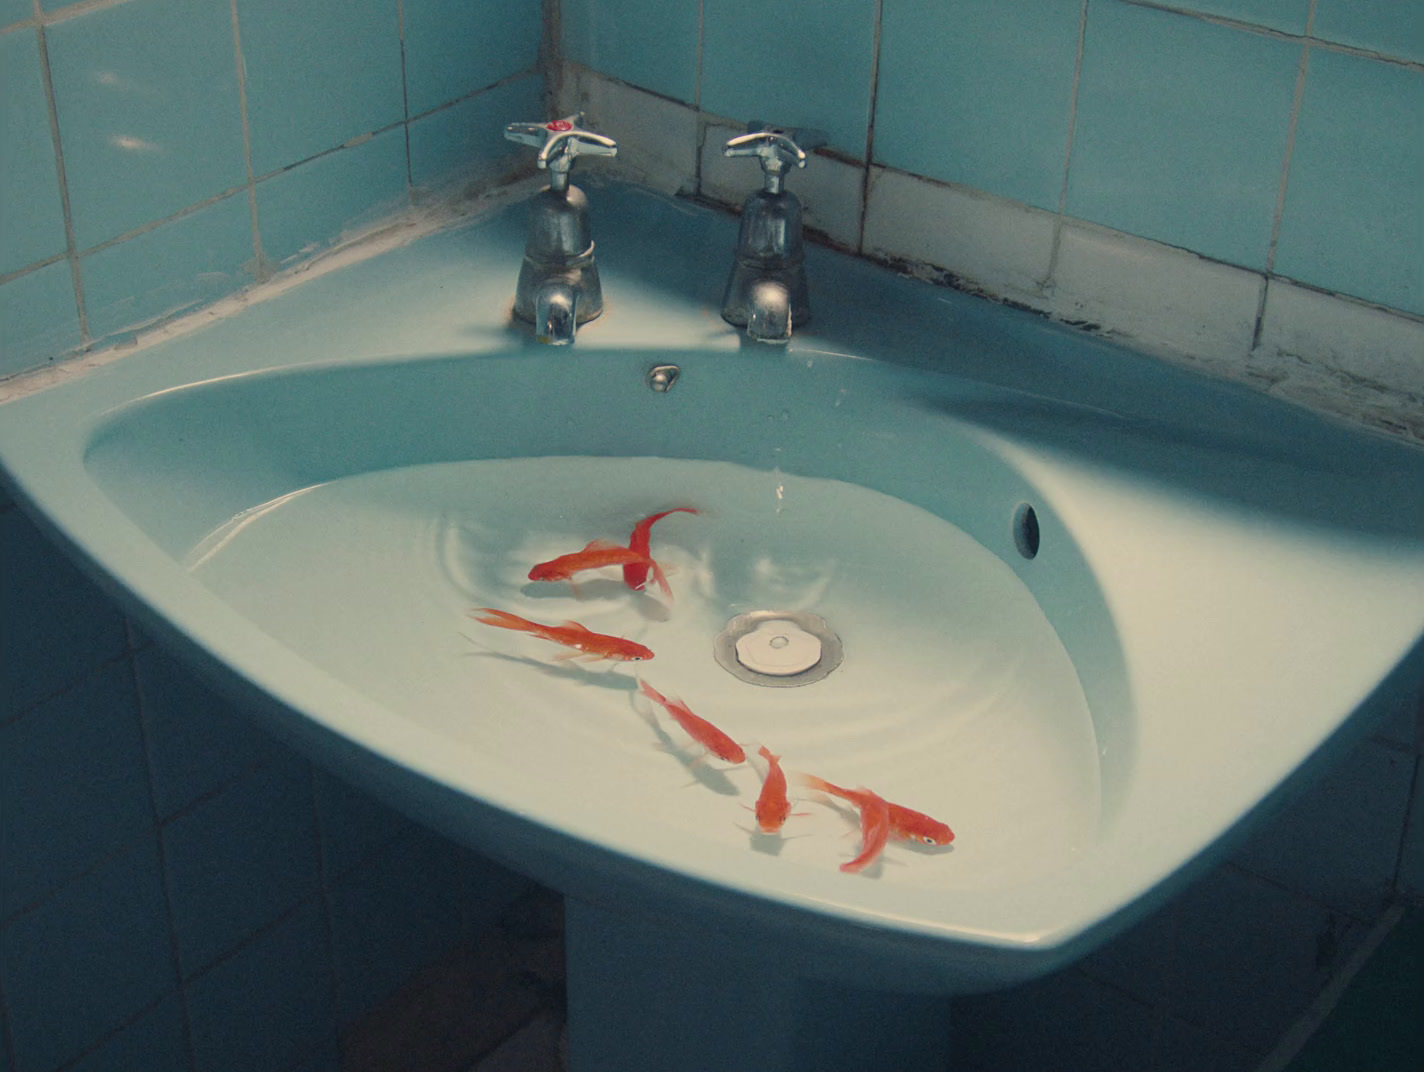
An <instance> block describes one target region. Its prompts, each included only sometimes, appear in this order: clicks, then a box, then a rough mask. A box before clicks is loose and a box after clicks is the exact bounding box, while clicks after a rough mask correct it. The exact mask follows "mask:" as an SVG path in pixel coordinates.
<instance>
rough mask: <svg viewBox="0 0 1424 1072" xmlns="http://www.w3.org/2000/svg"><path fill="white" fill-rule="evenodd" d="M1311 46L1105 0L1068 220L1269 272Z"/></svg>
mask: <svg viewBox="0 0 1424 1072" xmlns="http://www.w3.org/2000/svg"><path fill="white" fill-rule="evenodd" d="M1300 54H1301V46H1299V45H1296V44H1293V43H1291V42H1289V41H1284V40H1281V39H1278V38H1274V37H1269V36H1265V35H1262V34H1257V33H1251V32H1247V31H1244V30H1237V29H1231V28H1227V27H1222V26H1219V25H1215V24H1212V23H1208V22H1204V21H1202V20H1199V19H1194V18H1189V17H1186V16H1183V15H1177V14H1172V13H1168V12H1163V11H1158V10H1153V9H1149V8H1140V7H1133V6H1130V5H1127V4H1122V3H1116V2H1112V0H1093V3H1092V4H1091V6H1090V10H1089V14H1088V28H1087V39H1086V42H1085V45H1084V56H1083V72H1082V80H1081V84H1080V88H1079V95H1078V118H1077V127H1076V134H1075V137H1074V142H1073V159H1072V162H1071V167H1070V170H1069V177H1068V202H1067V210H1068V213H1069V215H1072V216H1077V217H1080V218H1084V219H1088V220H1092V221H1094V222H1096V223H1102V224H1106V225H1107V226H1109V227H1114V228H1117V229H1118V230H1122V231H1127V232H1129V233H1131V234H1136V235H1141V236H1143V237H1145V238H1152V239H1156V240H1157V241H1159V242H1165V243H1168V244H1169V245H1174V246H1183V247H1185V248H1187V249H1191V250H1195V251H1197V252H1198V253H1202V254H1205V255H1206V256H1208V257H1213V258H1216V259H1219V260H1223V261H1227V262H1229V263H1232V264H1239V265H1242V266H1243V267H1247V268H1256V269H1264V268H1265V267H1266V261H1267V257H1268V255H1269V252H1270V244H1271V234H1272V230H1273V228H1274V220H1275V211H1276V203H1277V200H1278V194H1279V190H1280V181H1281V174H1282V171H1283V168H1284V163H1285V151H1286V142H1287V139H1288V136H1289V133H1290V117H1291V106H1292V101H1293V99H1294V93H1295V83H1296V75H1297V70H1298V67H1299V63H1300Z"/></svg>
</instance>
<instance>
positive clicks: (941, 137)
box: [875, 0, 1082, 210]
mask: <svg viewBox="0 0 1424 1072" xmlns="http://www.w3.org/2000/svg"><path fill="white" fill-rule="evenodd" d="M1081 14H1082V5H1081V4H1080V3H1078V2H1077V0H1021V2H1019V3H1015V4H1012V5H1006V4H1002V3H997V2H996V0H897V2H896V3H894V4H890V5H887V6H886V9H885V17H884V24H883V28H882V31H881V74H880V90H879V93H878V94H877V97H876V106H875V107H876V115H875V158H876V160H877V161H878V162H880V163H883V164H888V165H889V166H891V167H895V168H901V169H903V170H906V171H913V172H915V173H916V174H919V175H927V176H929V177H930V178H935V179H942V180H944V181H946V182H958V183H964V184H965V185H968V186H973V187H976V188H977V189H980V190H986V191H988V192H990V193H993V194H998V195H999V196H1001V197H1010V198H1014V199H1016V200H1019V201H1026V202H1028V203H1029V204H1031V205H1037V206H1038V207H1039V208H1046V209H1049V210H1057V208H1058V204H1059V199H1060V196H1061V194H1062V190H1063V173H1064V169H1065V166H1066V164H1067V154H1068V128H1069V122H1070V119H1071V117H1072V98H1073V75H1074V70H1075V67H1076V66H1077V61H1078V30H1079V24H1080V22H1081Z"/></svg>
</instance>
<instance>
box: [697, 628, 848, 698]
mask: <svg viewBox="0 0 1424 1072" xmlns="http://www.w3.org/2000/svg"><path fill="white" fill-rule="evenodd" d="M712 654H713V655H714V656H715V657H716V659H717V662H718V663H719V664H721V666H722V668H723V669H724V670H726V671H727V672H728V673H730V674H732V675H733V676H735V677H738V678H740V679H741V680H743V681H749V682H751V683H752V684H753V685H768V686H771V687H772V688H789V687H791V686H793V685H809V684H811V683H812V682H815V681H820V680H821V679H822V678H823V677H825V676H826V675H827V674H829V673H830V672H831V671H832V670H834V669H835V668H836V667H837V666H839V665H840V662H841V638H840V637H838V636H836V634H835V633H833V632H831V629H830V626H828V625H827V624H826V623H825V621H824V619H822V618H820V617H818V616H817V615H815V614H812V613H811V612H810V611H804V610H754V611H751V612H749V613H747V614H738V615H737V616H736V617H735V618H733V619H732V620H731V621H729V622H728V623H727V625H726V628H724V629H723V630H722V631H721V632H720V633H718V634H717V638H716V640H714V641H713V642H712Z"/></svg>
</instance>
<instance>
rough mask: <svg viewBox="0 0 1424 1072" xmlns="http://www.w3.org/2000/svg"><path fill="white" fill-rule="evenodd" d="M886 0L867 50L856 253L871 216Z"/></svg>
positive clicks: (860, 249) (881, 1) (878, 4)
mask: <svg viewBox="0 0 1424 1072" xmlns="http://www.w3.org/2000/svg"><path fill="white" fill-rule="evenodd" d="M884 32H885V0H877V2H876V4H875V26H874V31H873V34H872V39H873V40H872V48H871V54H870V102H869V103H870V114H869V116H867V119H866V124H865V162H864V163H863V164H862V165H861V171H860V219H859V221H857V227H856V232H855V249H856V252H857V253H861V254H863V253H864V252H865V225H866V221H867V220H868V218H869V216H870V185H871V183H870V176H871V168H872V166H873V163H874V161H875V117H876V114H877V113H878V112H879V110H880V52H881V49H882V48H883V46H884Z"/></svg>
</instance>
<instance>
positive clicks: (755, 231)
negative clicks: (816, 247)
mask: <svg viewBox="0 0 1424 1072" xmlns="http://www.w3.org/2000/svg"><path fill="white" fill-rule="evenodd" d="M824 144H826V137H825V135H824V134H821V133H819V132H817V131H812V130H785V129H783V128H781V127H771V126H767V125H766V124H765V123H762V122H760V121H759V120H752V122H751V123H749V124H748V125H747V133H745V134H742V135H740V136H739V137H735V138H733V139H732V140H731V141H729V142H727V144H726V146H725V147H724V148H723V150H722V153H723V155H725V156H754V157H756V158H757V160H758V161H760V163H761V170H762V188H761V189H760V190H757V191H756V192H755V193H753V194H752V195H751V196H750V197H748V198H747V199H746V202H745V203H744V204H743V205H742V225H741V229H740V232H739V233H738V236H737V250H736V257H735V260H734V261H733V263H732V271H731V275H730V276H728V278H727V289H726V291H725V292H724V294H723V296H722V319H723V320H725V321H727V322H728V323H729V324H735V325H736V326H737V327H744V328H746V330H747V335H748V337H749V338H752V339H756V340H757V341H759V342H771V343H785V342H789V341H790V339H791V332H792V330H793V328H796V327H800V326H801V325H803V324H805V323H806V321H807V320H809V319H810V317H811V301H810V298H809V296H808V294H807V290H806V266H805V255H804V246H803V242H802V238H801V202H800V201H798V200H797V199H796V195H795V194H793V193H791V192H790V191H788V190H786V189H784V186H785V176H786V172H787V170H788V169H790V168H792V167H805V166H806V154H807V151H808V150H810V149H815V148H817V147H819V146H821V145H824Z"/></svg>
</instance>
